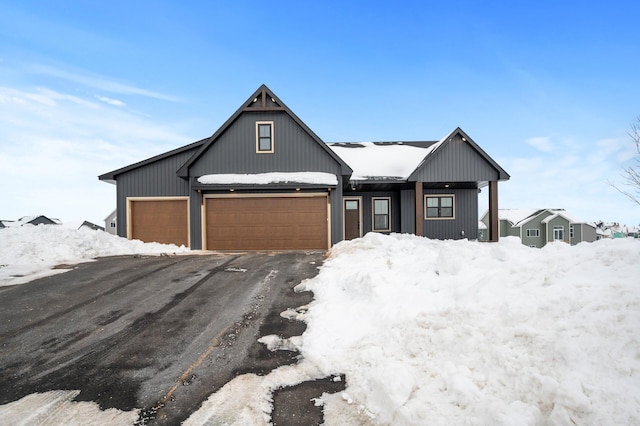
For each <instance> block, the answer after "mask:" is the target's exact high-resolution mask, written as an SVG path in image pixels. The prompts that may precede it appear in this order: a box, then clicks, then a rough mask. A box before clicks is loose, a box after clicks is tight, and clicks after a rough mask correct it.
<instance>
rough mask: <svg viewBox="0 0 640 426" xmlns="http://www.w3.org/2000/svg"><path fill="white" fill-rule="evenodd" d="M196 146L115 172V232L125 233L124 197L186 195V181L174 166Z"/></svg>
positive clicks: (187, 192) (186, 157)
mask: <svg viewBox="0 0 640 426" xmlns="http://www.w3.org/2000/svg"><path fill="white" fill-rule="evenodd" d="M195 150H196V148H194V149H192V150H188V151H184V152H181V153H179V154H176V155H174V156H172V157H168V158H164V159H162V160H159V161H156V162H154V163H151V164H147V165H145V166H143V167H140V168H137V169H133V170H130V171H128V172H125V173H123V174H121V175H118V176H117V181H116V182H117V200H116V204H117V210H118V221H117V229H118V235H119V236H121V237H126V236H127V215H126V211H127V197H170V196H188V195H189V183H188V182H187V181H186V180H184V179H181V178H179V177H177V176H176V170H178V168H179V167H180V166H181V165H182V164H184V162H185V161H187V160H188V159H189V158H190V157H191V155H193V153H194V152H195Z"/></svg>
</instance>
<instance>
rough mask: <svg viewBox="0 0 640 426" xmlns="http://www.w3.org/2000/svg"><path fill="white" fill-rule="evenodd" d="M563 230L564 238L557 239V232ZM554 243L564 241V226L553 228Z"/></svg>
mask: <svg viewBox="0 0 640 426" xmlns="http://www.w3.org/2000/svg"><path fill="white" fill-rule="evenodd" d="M560 230H562V238H556V231H560ZM553 241H564V226H561V225H555V226H554V227H553Z"/></svg>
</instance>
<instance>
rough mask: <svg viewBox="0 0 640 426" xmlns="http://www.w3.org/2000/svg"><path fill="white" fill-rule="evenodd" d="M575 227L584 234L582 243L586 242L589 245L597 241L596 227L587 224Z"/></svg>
mask: <svg viewBox="0 0 640 426" xmlns="http://www.w3.org/2000/svg"><path fill="white" fill-rule="evenodd" d="M575 226H579V227H580V230H581V233H582V239H581V242H582V241H586V242H589V243H592V242H594V241H595V240H596V239H597V235H596V227H595V226H591V225H588V224H586V223H581V224H580V225H577V224H576V225H575Z"/></svg>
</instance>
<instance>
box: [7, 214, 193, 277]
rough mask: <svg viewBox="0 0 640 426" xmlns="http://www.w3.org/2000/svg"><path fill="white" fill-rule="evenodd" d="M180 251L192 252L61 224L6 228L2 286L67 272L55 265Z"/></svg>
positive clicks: (172, 246) (182, 248)
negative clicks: (111, 257)
mask: <svg viewBox="0 0 640 426" xmlns="http://www.w3.org/2000/svg"><path fill="white" fill-rule="evenodd" d="M179 252H189V249H188V248H185V247H177V246H175V245H167V244H158V243H143V242H142V241H139V240H127V239H126V238H121V237H117V236H114V235H111V234H109V233H107V232H102V231H93V230H91V229H88V228H81V229H69V228H66V227H64V226H58V225H38V226H33V225H24V226H21V227H12V228H5V229H0V286H4V285H14V284H22V283H25V282H28V281H31V280H33V279H36V278H40V277H43V276H46V275H51V274H53V273H56V272H64V271H65V270H64V269H57V270H51V268H52V267H54V266H56V265H61V264H76V263H79V262H86V261H89V260H92V259H95V258H96V257H104V256H118V255H131V254H160V253H179Z"/></svg>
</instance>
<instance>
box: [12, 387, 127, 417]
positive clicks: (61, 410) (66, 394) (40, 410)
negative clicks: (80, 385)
mask: <svg viewBox="0 0 640 426" xmlns="http://www.w3.org/2000/svg"><path fill="white" fill-rule="evenodd" d="M78 394H80V391H78V390H74V391H67V390H60V391H51V392H45V393H36V394H32V395H27V396H25V397H24V398H22V399H21V400H19V401H14V402H10V403H9V404H5V405H0V419H2V422H3V424H5V425H13V426H18V425H20V426H22V425H24V426H28V425H66V426H72V425H73V426H75V425H77V426H86V425H109V426H120V425H122V426H127V425H132V424H134V423H135V421H136V420H137V419H138V410H132V411H121V410H117V409H115V408H110V409H108V410H101V409H100V407H99V406H98V404H96V403H95V402H76V401H74V400H73V399H74V398H75V397H76V396H78Z"/></svg>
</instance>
